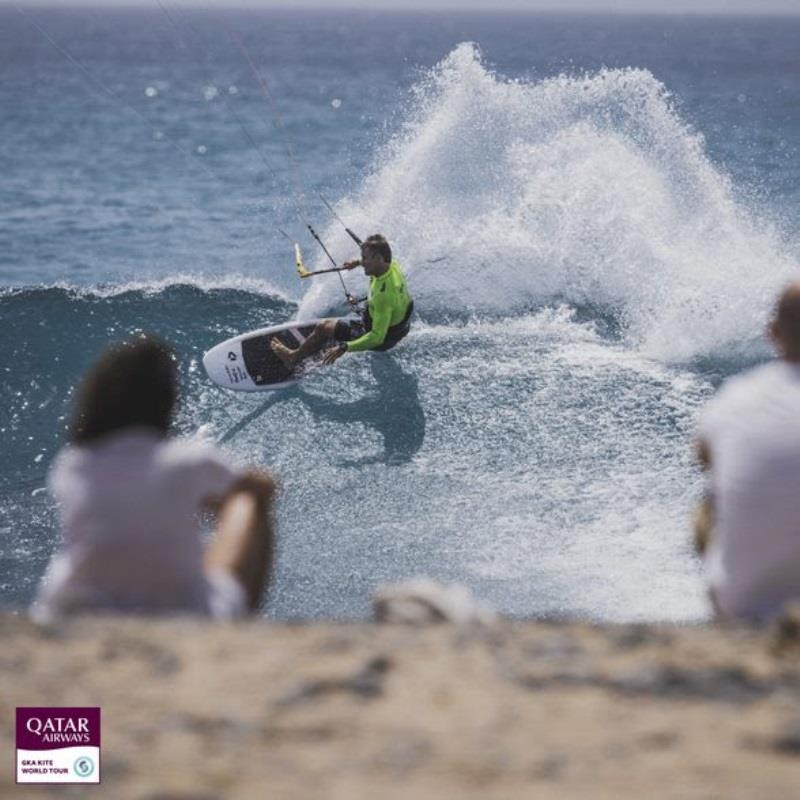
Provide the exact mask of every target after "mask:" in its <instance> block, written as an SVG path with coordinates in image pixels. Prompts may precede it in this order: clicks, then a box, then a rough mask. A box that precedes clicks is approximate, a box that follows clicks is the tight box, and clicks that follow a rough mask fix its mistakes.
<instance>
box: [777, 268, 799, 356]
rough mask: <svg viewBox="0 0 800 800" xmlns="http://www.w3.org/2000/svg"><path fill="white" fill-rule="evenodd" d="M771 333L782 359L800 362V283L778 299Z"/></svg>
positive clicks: (793, 284) (786, 290)
mask: <svg viewBox="0 0 800 800" xmlns="http://www.w3.org/2000/svg"><path fill="white" fill-rule="evenodd" d="M769 333H770V336H771V337H772V341H773V342H774V343H775V346H776V347H777V349H778V352H779V353H780V355H781V357H782V358H785V359H786V360H787V361H799V362H800V282H797V283H792V284H790V285H789V286H787V287H786V289H784V291H783V294H782V295H781V296H780V298H778V302H777V304H776V306H775V315H774V317H773V318H772V324H771V325H770V329H769Z"/></svg>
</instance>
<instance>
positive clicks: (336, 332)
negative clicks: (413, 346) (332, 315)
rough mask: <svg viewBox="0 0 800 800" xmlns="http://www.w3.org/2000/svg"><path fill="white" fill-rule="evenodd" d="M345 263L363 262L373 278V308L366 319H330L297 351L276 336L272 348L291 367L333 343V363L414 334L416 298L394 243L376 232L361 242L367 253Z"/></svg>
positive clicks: (385, 347)
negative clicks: (408, 285) (408, 284)
mask: <svg viewBox="0 0 800 800" xmlns="http://www.w3.org/2000/svg"><path fill="white" fill-rule="evenodd" d="M344 266H345V267H346V268H347V269H355V268H356V267H358V266H362V267H363V268H364V274H365V275H367V276H368V277H369V294H368V295H367V307H366V309H365V311H364V314H363V317H362V319H348V318H343V319H326V320H324V321H323V322H321V323H320V324H319V325H317V327H316V328H315V329H314V331H313V332H312V333H311V335H310V336H309V337H308V338H307V339H306V340H305V341H304V342H303V343H302V344H301V345H300V346H299V347H298V348H296V349H294V350H292V349H290V348H288V347H286V345H284V344H282V343H281V342H279V341H277V340H276V339H272V341H271V342H270V347H271V348H272V351H273V352H274V353H275V355H277V356H278V358H280V359H281V361H283V363H284V364H285V365H286V366H287V368H289V369H294V366H295V365H296V364H297V363H298V362H300V361H302V360H303V359H304V358H308V356H311V355H314V354H315V353H318V352H319V351H320V350H323V349H325V348H328V349H327V352H326V353H325V355H324V356H323V361H324V363H326V364H333V362H334V361H336V360H337V359H338V358H339V357H340V356H343V355H344V354H345V353H357V352H360V351H362V350H378V351H384V350H389V349H391V348H392V347H394V346H395V345H396V344H397V343H398V342H399V341H400V340H401V339H403V338H404V337H405V336H406V335H407V334H408V332H409V330H410V328H411V313H412V311H413V310H414V303H413V301H412V299H411V295H409V293H408V287H407V286H406V279H405V276H404V275H403V271H402V270H401V269H400V265H399V264H398V263H397V262H396V261H395V260H393V258H392V249H391V247H390V246H389V242H387V241H386V239H384V237H383V236H381V235H380V234H379V233H376V234H374V235H373V236H370V237H369V238H367V239H365V240H364V242H363V244H362V245H361V258H360V259H358V260H356V261H348V262H346V263H345V265H344ZM332 342H333V343H334V346H333V347H331V346H330V345H331V343H332Z"/></svg>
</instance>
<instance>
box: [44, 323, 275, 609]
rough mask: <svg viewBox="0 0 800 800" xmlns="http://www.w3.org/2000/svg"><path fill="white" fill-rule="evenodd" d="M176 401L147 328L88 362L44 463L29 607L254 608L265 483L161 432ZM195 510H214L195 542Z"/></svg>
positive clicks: (269, 486) (263, 567)
mask: <svg viewBox="0 0 800 800" xmlns="http://www.w3.org/2000/svg"><path fill="white" fill-rule="evenodd" d="M176 399H177V373H176V365H175V358H174V356H173V354H172V352H171V350H170V349H169V347H167V346H166V345H165V344H164V343H163V342H161V341H160V340H158V339H156V338H154V337H151V336H141V337H139V338H137V339H134V340H133V341H130V342H126V343H123V344H116V345H112V346H111V347H109V348H108V350H106V352H105V353H104V354H103V355H102V356H101V357H100V359H99V360H98V361H97V362H96V363H95V364H94V365H93V366H92V367H91V369H90V370H89V372H88V374H87V375H86V377H85V379H84V380H83V383H82V385H81V388H80V391H79V396H78V400H77V405H76V408H75V411H74V415H73V419H72V423H71V428H70V433H69V443H68V444H67V445H66V446H65V447H64V448H63V449H62V450H61V452H60V453H59V454H58V455H57V457H56V459H55V461H54V462H53V465H52V467H51V470H50V475H49V487H50V491H51V493H52V495H53V496H54V498H55V500H56V503H57V505H58V509H59V516H60V520H61V530H62V542H61V545H60V547H59V548H58V550H57V552H56V553H55V555H54V556H53V558H52V559H51V561H50V564H49V566H48V569H47V572H46V574H45V577H44V579H43V581H42V584H41V586H40V588H39V592H38V596H37V600H36V603H35V604H34V608H33V611H34V614H35V615H37V616H39V617H40V618H43V619H47V618H51V617H57V616H61V615H64V614H69V613H75V612H82V611H101V612H111V611H116V612H126V613H199V614H208V615H211V616H215V617H220V618H231V617H238V616H242V615H244V614H246V613H248V612H250V611H254V610H255V609H257V608H258V606H259V604H260V602H261V598H262V595H263V592H264V589H265V586H266V583H267V580H268V577H269V572H270V569H271V563H272V557H273V530H272V521H271V511H272V501H273V495H274V492H275V486H274V482H273V480H272V478H271V477H270V476H269V475H267V474H265V473H261V472H252V471H244V470H241V469H238V468H236V467H234V466H232V465H231V464H230V463H229V462H228V460H227V459H226V458H225V457H224V456H223V455H222V453H220V452H219V451H218V450H217V449H216V448H214V447H212V446H210V445H206V444H200V443H197V442H192V441H181V440H177V439H172V438H170V437H169V428H170V424H171V420H172V414H173V409H174V407H175V403H176ZM203 510H210V511H216V512H217V515H218V530H217V532H216V535H215V537H214V538H213V540H212V542H211V544H210V545H209V546H208V547H207V548H206V549H205V550H204V548H203V545H202V542H201V538H200V533H201V532H200V529H199V523H198V514H199V512H201V511H203Z"/></svg>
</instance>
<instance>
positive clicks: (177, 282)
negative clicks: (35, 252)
mask: <svg viewBox="0 0 800 800" xmlns="http://www.w3.org/2000/svg"><path fill="white" fill-rule="evenodd" d="M175 286H190V287H192V288H194V289H200V290H201V291H203V292H210V291H214V290H220V289H222V290H225V289H230V290H238V291H244V292H252V293H253V294H258V295H264V296H266V297H270V298H273V299H276V300H280V301H282V302H285V303H294V302H296V301H295V300H294V299H293V298H291V297H289V295H287V294H286V292H284V291H283V290H282V289H279V288H277V287H276V286H275V285H273V284H272V283H270V282H269V281H265V280H261V279H259V278H252V277H248V276H245V275H216V276H215V275H209V276H198V275H191V274H189V273H175V274H174V275H167V276H165V277H162V278H158V279H154V280H139V281H136V280H133V281H124V282H122V283H101V284H93V285H88V286H87V285H83V284H81V285H78V284H71V283H69V282H67V281H56V282H55V283H49V284H40V285H37V286H12V287H2V288H0V297H2V296H5V295H9V294H19V293H20V292H25V291H35V290H43V289H62V290H64V291H66V292H72V293H74V294H77V295H78V296H85V297H117V296H119V295H122V294H126V293H127V292H142V293H144V294H160V293H161V292H164V291H167V290H168V289H171V288H173V287H175Z"/></svg>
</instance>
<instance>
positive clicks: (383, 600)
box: [372, 578, 498, 625]
mask: <svg viewBox="0 0 800 800" xmlns="http://www.w3.org/2000/svg"><path fill="white" fill-rule="evenodd" d="M372 608H373V613H374V615H375V620H376V621H377V622H399V623H405V624H407V625H429V624H431V623H437V622H449V623H453V624H455V625H492V624H494V623H495V622H496V621H497V619H498V616H497V614H496V613H495V612H494V611H493V610H492V609H490V608H489V607H488V606H486V605H484V604H483V603H481V602H479V601H478V600H476V599H475V597H473V595H472V593H471V592H470V591H469V589H467V588H466V587H465V586H461V585H460V584H450V585H447V584H443V583H438V582H437V581H434V580H431V579H430V578H414V579H413V580H410V581H406V582H404V583H396V584H392V585H390V586H382V587H380V588H379V589H378V590H377V591H376V592H375V595H374V597H373V601H372Z"/></svg>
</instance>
